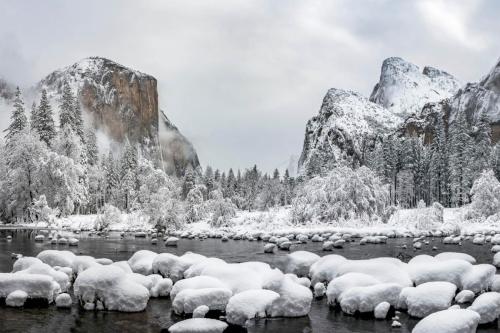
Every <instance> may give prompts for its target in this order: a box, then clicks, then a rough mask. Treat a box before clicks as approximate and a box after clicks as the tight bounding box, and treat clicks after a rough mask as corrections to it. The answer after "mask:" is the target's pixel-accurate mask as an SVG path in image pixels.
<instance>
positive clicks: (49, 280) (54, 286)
mask: <svg viewBox="0 0 500 333" xmlns="http://www.w3.org/2000/svg"><path fill="white" fill-rule="evenodd" d="M16 290H22V291H24V292H26V293H27V294H28V297H29V298H40V299H45V300H47V302H48V303H52V302H53V301H54V298H55V297H56V296H57V295H58V294H59V293H60V292H61V287H60V286H59V283H57V282H56V281H55V280H54V278H53V277H51V276H49V275H42V274H24V273H19V272H17V273H0V297H7V296H8V295H9V294H10V293H11V292H13V291H16Z"/></svg>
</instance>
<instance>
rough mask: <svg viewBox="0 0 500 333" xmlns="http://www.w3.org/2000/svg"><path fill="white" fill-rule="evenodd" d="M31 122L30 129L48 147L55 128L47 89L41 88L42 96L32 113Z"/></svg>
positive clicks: (54, 133) (54, 134)
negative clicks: (34, 112) (36, 108)
mask: <svg viewBox="0 0 500 333" xmlns="http://www.w3.org/2000/svg"><path fill="white" fill-rule="evenodd" d="M31 122H32V129H33V130H34V131H35V132H36V133H37V134H38V136H39V137H40V140H42V141H43V142H45V143H46V144H47V145H48V146H49V147H50V146H51V144H52V140H53V139H54V137H55V136H56V128H55V125H54V119H53V115H52V107H51V106H50V103H49V100H48V98H47V91H46V90H45V89H44V90H42V97H41V99H40V104H39V106H38V110H37V111H36V114H34V115H33V117H32V119H31Z"/></svg>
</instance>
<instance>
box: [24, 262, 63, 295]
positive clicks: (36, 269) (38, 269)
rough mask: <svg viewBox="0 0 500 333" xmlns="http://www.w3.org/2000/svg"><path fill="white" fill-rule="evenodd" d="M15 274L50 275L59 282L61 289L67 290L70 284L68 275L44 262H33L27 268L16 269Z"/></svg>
mask: <svg viewBox="0 0 500 333" xmlns="http://www.w3.org/2000/svg"><path fill="white" fill-rule="evenodd" d="M15 274H41V275H47V276H50V277H52V278H53V279H54V280H55V281H56V282H57V283H58V284H59V286H60V288H61V291H67V290H68V288H69V287H70V286H71V282H70V279H69V277H68V275H66V274H65V273H63V272H59V271H56V270H55V269H54V268H52V267H51V266H49V265H47V264H44V263H43V262H39V263H33V264H32V265H31V266H29V267H28V268H26V269H24V270H22V271H17V272H16V273H15Z"/></svg>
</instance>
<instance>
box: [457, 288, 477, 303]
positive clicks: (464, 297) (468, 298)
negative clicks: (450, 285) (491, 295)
mask: <svg viewBox="0 0 500 333" xmlns="http://www.w3.org/2000/svg"><path fill="white" fill-rule="evenodd" d="M475 296H476V294H474V292H473V291H470V290H462V291H461V292H459V293H458V294H457V295H456V296H455V302H457V303H458V304H463V303H470V302H472V301H473V300H474V297H475Z"/></svg>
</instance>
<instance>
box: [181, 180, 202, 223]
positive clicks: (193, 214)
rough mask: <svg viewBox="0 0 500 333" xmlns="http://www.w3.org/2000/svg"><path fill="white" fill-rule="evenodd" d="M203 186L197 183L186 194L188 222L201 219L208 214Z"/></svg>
mask: <svg viewBox="0 0 500 333" xmlns="http://www.w3.org/2000/svg"><path fill="white" fill-rule="evenodd" d="M203 188H204V187H202V186H199V185H196V186H195V187H193V188H192V189H191V190H190V191H189V192H188V194H187V196H186V222H188V223H190V222H196V221H199V220H201V219H203V218H204V217H205V215H206V210H205V205H204V203H203Z"/></svg>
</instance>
